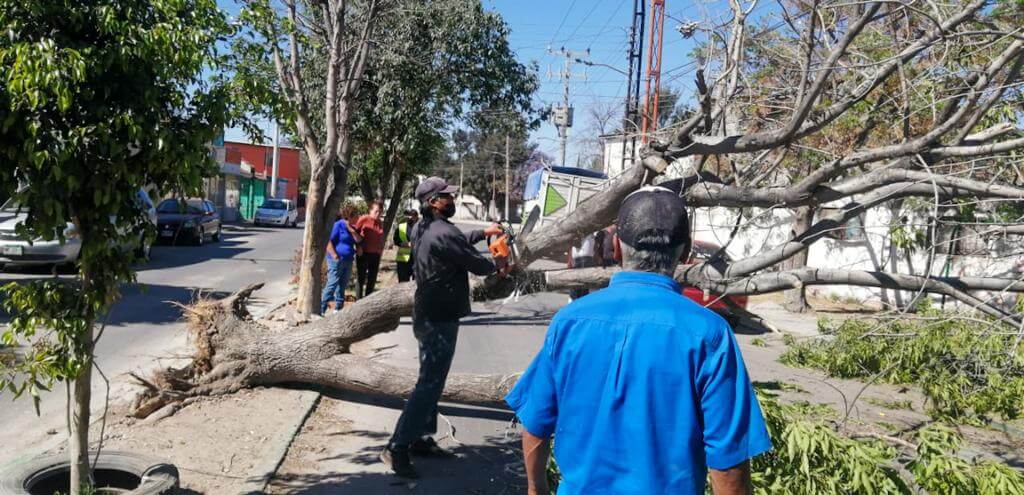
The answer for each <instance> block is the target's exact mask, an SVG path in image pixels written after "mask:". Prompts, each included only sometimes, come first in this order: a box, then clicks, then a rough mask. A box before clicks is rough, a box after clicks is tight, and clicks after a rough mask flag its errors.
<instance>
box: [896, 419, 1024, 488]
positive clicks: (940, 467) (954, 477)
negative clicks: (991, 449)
mask: <svg viewBox="0 0 1024 495" xmlns="http://www.w3.org/2000/svg"><path fill="white" fill-rule="evenodd" d="M915 440H916V441H917V442H918V446H917V458H916V459H914V460H913V461H911V462H910V463H908V464H907V469H908V470H909V471H910V472H911V473H913V475H914V478H915V480H916V481H917V483H918V484H919V485H920V486H921V488H923V489H924V490H925V491H927V492H929V493H942V494H950V495H958V494H974V495H1019V494H1024V475H1022V474H1021V473H1020V472H1019V471H1016V470H1014V469H1013V468H1010V467H1009V466H1007V465H1005V464H1002V463H998V462H994V461H981V462H970V461H968V460H966V459H963V458H961V457H958V456H955V455H950V452H957V451H958V450H959V449H960V444H961V442H962V439H961V438H960V435H959V434H957V432H956V430H954V429H952V428H950V427H948V426H946V425H943V424H941V423H932V424H930V425H928V426H926V427H924V428H922V429H921V430H920V431H918V432H917V434H916V435H915Z"/></svg>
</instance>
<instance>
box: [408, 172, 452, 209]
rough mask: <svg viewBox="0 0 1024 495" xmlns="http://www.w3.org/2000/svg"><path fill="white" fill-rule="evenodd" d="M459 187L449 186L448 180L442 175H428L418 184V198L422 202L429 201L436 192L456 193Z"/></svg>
mask: <svg viewBox="0 0 1024 495" xmlns="http://www.w3.org/2000/svg"><path fill="white" fill-rule="evenodd" d="M457 192H459V188H457V187H455V186H449V185H448V182H447V181H445V180H444V179H442V178H440V177H427V178H426V179H423V182H420V185H418V186H416V199H418V200H419V201H420V202H421V203H425V202H427V200H429V199H430V198H431V197H433V196H434V195H435V194H455V193H457Z"/></svg>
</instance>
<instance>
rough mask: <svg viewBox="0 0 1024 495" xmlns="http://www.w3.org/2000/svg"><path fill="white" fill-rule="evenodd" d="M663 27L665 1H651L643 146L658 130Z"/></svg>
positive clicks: (642, 125)
mask: <svg viewBox="0 0 1024 495" xmlns="http://www.w3.org/2000/svg"><path fill="white" fill-rule="evenodd" d="M664 27H665V0H651V38H650V46H649V47H648V52H647V84H646V88H647V94H646V95H644V110H643V112H644V114H643V122H642V124H641V126H640V134H641V138H642V139H643V142H644V144H647V143H648V142H649V141H650V140H651V137H652V136H651V135H652V134H653V133H654V131H656V130H658V104H659V99H660V97H661V47H662V38H663V36H662V35H663V33H664Z"/></svg>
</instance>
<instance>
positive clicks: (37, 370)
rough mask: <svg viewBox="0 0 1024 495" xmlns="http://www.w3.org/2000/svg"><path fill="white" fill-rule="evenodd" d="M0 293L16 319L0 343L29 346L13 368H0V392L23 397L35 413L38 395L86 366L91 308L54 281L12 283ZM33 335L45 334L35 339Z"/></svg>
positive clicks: (75, 290)
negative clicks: (26, 342)
mask: <svg viewBox="0 0 1024 495" xmlns="http://www.w3.org/2000/svg"><path fill="white" fill-rule="evenodd" d="M0 291H2V292H3V293H6V294H7V299H6V300H4V301H3V306H4V309H5V310H6V311H7V312H9V313H11V314H14V315H16V316H15V318H13V319H12V320H11V322H10V325H9V327H8V328H7V330H6V331H5V332H4V333H3V334H2V335H0V344H3V345H9V346H14V345H16V344H17V343H18V340H19V337H20V338H24V339H27V340H31V341H33V344H32V345H31V346H28V347H26V352H25V353H24V355H23V356H21V357H19V359H17V361H16V362H15V363H11V364H10V365H8V366H5V367H3V368H0V370H2V371H3V376H0V390H7V391H9V392H10V393H11V394H13V395H14V397H15V398H17V397H20V396H21V395H22V394H24V393H25V392H28V394H29V395H30V396H31V397H32V399H33V401H34V403H35V407H36V411H37V412H38V410H39V392H40V391H47V390H50V388H51V387H52V386H53V383H54V382H55V381H63V380H71V379H73V378H74V377H76V376H77V375H78V374H79V372H81V371H82V369H83V368H85V367H87V366H89V362H88V360H87V357H88V356H89V355H90V352H89V349H90V345H91V342H88V341H85V340H84V339H83V337H82V336H83V335H85V334H86V330H87V329H88V328H89V327H90V326H91V325H92V320H90V319H89V317H88V316H87V315H90V314H92V313H94V312H95V309H94V308H86V307H84V306H85V305H86V304H88V303H87V301H86V299H85V298H82V297H80V287H77V286H76V285H74V284H72V283H65V282H61V281H57V280H50V281H44V282H39V283H35V284H27V285H19V284H17V283H13V282H12V283H9V284H7V285H5V286H3V287H0ZM37 332H46V334H47V335H40V336H38V337H39V338H36V337H37V335H36V334H37Z"/></svg>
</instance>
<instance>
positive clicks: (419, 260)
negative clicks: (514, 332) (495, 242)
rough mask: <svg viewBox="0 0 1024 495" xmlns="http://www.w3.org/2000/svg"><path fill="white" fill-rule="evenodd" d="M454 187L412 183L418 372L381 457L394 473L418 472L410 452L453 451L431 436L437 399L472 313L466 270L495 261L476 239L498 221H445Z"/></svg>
mask: <svg viewBox="0 0 1024 495" xmlns="http://www.w3.org/2000/svg"><path fill="white" fill-rule="evenodd" d="M457 191H458V188H457V187H453V186H449V185H448V183H447V182H445V181H444V179H441V178H439V177H430V178H428V179H424V180H423V182H421V183H420V185H419V186H418V187H416V199H418V200H419V201H420V211H421V213H422V217H423V218H422V219H421V220H420V221H419V222H417V223H416V226H415V228H414V229H413V233H412V243H413V250H412V251H413V252H412V255H413V270H414V272H415V275H416V295H415V299H414V305H413V317H412V328H413V333H414V334H415V335H416V340H417V341H418V342H419V351H420V352H419V355H420V373H419V379H418V380H417V381H416V388H414V389H413V391H412V394H411V395H410V396H409V400H408V402H406V404H405V409H404V410H403V411H402V416H401V417H400V418H398V424H397V425H395V432H394V434H393V435H392V437H391V441H389V442H388V445H387V447H385V449H384V450H383V451H382V452H381V454H380V458H381V461H383V462H384V463H385V464H386V465H388V467H390V468H391V470H392V471H394V472H395V474H397V475H398V476H401V477H405V478H417V477H418V473H417V472H416V469H415V468H414V467H413V465H412V462H411V461H410V459H409V455H410V454H414V455H423V456H433V457H453V456H454V455H453V454H452V453H451V452H449V451H447V450H445V449H442V448H441V447H439V446H438V445H437V442H436V441H434V438H433V437H432V436H431V435H432V434H434V433H436V432H437V401H438V400H439V399H440V398H441V392H442V391H443V390H444V384H445V380H446V379H447V378H448V370H449V368H450V367H451V364H452V357H453V356H454V355H455V342H456V340H457V338H458V334H459V318H462V317H463V316H466V315H468V314H469V313H470V308H469V276H468V273H473V274H475V275H489V274H491V273H494V270H495V267H494V263H493V262H491V260H489V259H487V258H485V257H483V256H481V255H480V253H479V252H477V250H476V248H474V247H473V245H474V244H476V243H478V242H480V241H481V240H483V239H484V238H485V237H487V236H496V235H500V234H501V228H500V227H498V226H497V225H492V226H491V227H489V228H487V229H484V230H475V231H473V232H470V233H469V234H463V233H462V231H460V230H459V229H458V228H457V227H456V226H455V225H452V223H451V222H449V221H448V219H449V218H451V217H452V215H454V214H455V198H454V197H453V194H455V193H456V192H457Z"/></svg>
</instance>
